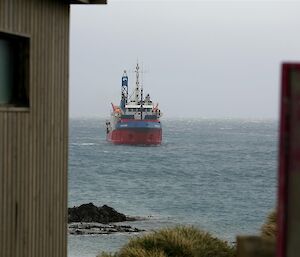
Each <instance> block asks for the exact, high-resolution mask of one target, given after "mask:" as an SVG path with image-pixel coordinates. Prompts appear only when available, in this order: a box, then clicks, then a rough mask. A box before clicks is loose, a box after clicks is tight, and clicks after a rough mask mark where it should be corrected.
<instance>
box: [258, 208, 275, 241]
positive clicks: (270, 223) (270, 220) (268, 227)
mask: <svg viewBox="0 0 300 257" xmlns="http://www.w3.org/2000/svg"><path fill="white" fill-rule="evenodd" d="M276 234H277V212H276V211H272V212H270V213H269V215H268V217H267V219H266V221H265V223H264V224H263V225H262V227H261V237H262V238H263V239H266V240H272V241H275V240H276Z"/></svg>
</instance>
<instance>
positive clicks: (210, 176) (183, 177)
mask: <svg viewBox="0 0 300 257" xmlns="http://www.w3.org/2000/svg"><path fill="white" fill-rule="evenodd" d="M104 124H105V120H104V119H73V120H71V121H70V141H69V206H70V207H72V206H75V205H76V206H77V205H80V204H83V203H88V202H93V203H94V204H96V205H103V204H107V205H109V206H112V207H113V208H115V209H116V210H118V211H120V212H122V213H125V214H126V215H131V216H142V217H149V219H147V220H145V221H138V222H132V223H130V225H132V226H135V227H138V228H145V229H146V230H148V231H149V230H153V229H157V228H161V227H166V226H175V225H177V224H191V225H195V226H197V227H199V228H202V229H204V230H207V231H210V232H211V233H213V234H214V235H216V236H218V237H220V238H223V239H225V240H229V241H234V240H235V236H236V235H237V234H257V233H258V232H259V228H260V226H261V224H262V223H263V221H264V219H265V217H266V215H267V213H268V212H269V211H270V210H271V209H272V208H274V206H275V198H276V187H277V184H276V179H277V174H276V173H277V170H276V168H277V128H278V125H277V122H276V121H275V120H230V119H228V120H210V119H198V120H197V119H194V120H193V119H191V120H188V119H182V120H179V119H178V120H162V124H163V143H162V145H161V146H153V147H143V146H117V145H111V144H110V143H108V142H106V140H105V126H104ZM133 236H137V235H135V234H130V235H128V234H111V235H101V236H99V235H98V236H74V235H69V237H68V256H69V257H79V256H80V257H92V256H93V257H95V256H96V255H97V254H98V253H99V252H101V251H110V252H114V251H117V250H118V249H119V248H120V247H121V246H122V245H123V244H124V243H126V242H127V241H128V239H129V238H130V237H133Z"/></svg>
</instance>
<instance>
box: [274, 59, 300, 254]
mask: <svg viewBox="0 0 300 257" xmlns="http://www.w3.org/2000/svg"><path fill="white" fill-rule="evenodd" d="M281 83H282V88H281V110H280V132H279V169H278V170H279V171H278V172H279V188H278V236H277V257H299V256H300V217H299V214H300V201H299V199H300V195H298V194H299V188H300V63H299V64H298V63H284V64H283V65H282V81H281ZM298 242H299V243H298Z"/></svg>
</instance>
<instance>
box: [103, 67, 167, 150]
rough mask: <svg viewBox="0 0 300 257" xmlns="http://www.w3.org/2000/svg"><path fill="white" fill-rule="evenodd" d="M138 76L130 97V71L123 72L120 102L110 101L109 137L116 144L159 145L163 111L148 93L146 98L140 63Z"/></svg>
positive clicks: (137, 71) (107, 131)
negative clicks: (141, 81) (115, 103)
mask: <svg viewBox="0 0 300 257" xmlns="http://www.w3.org/2000/svg"><path fill="white" fill-rule="evenodd" d="M135 76H136V81H135V88H134V90H133V92H132V94H131V95H130V96H129V95H128V76H127V72H126V71H124V73H123V76H122V80H121V100H120V105H119V106H118V105H114V104H113V103H112V104H111V106H112V111H111V117H110V120H109V121H106V139H107V141H109V142H111V143H113V144H126V145H160V144H161V142H162V125H161V122H160V117H161V116H162V112H161V110H160V109H159V108H158V103H157V104H154V103H153V101H152V100H151V98H150V95H149V94H146V96H145V97H144V92H143V91H144V89H143V85H142V84H141V83H140V67H139V64H138V63H137V65H136V68H135Z"/></svg>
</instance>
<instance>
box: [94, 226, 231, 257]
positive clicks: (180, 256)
mask: <svg viewBox="0 0 300 257" xmlns="http://www.w3.org/2000/svg"><path fill="white" fill-rule="evenodd" d="M234 256H236V250H235V248H234V247H233V246H230V245H229V244H228V243H227V242H225V241H222V240H220V239H218V238H215V237H213V236H212V235H210V234H209V233H206V232H203V231H201V230H198V229H196V228H194V227H182V226H181V227H176V228H172V229H171V228H169V229H163V230H160V231H157V232H153V233H150V234H147V235H144V236H142V237H139V238H135V239H132V240H131V241H130V242H129V243H128V244H126V245H125V246H124V247H123V248H121V250H120V251H119V252H117V253H116V254H115V255H110V254H107V253H102V254H101V255H100V256H99V257H234Z"/></svg>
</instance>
